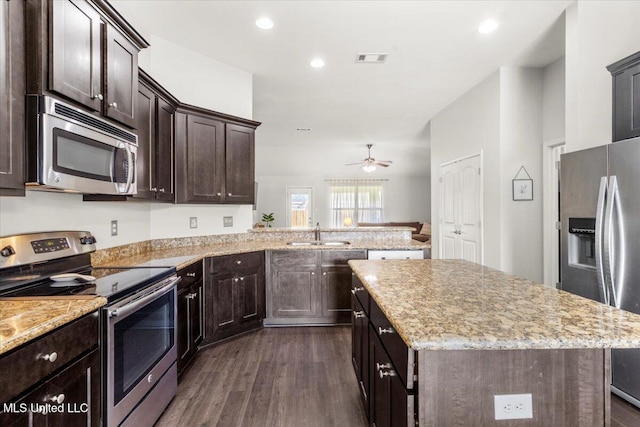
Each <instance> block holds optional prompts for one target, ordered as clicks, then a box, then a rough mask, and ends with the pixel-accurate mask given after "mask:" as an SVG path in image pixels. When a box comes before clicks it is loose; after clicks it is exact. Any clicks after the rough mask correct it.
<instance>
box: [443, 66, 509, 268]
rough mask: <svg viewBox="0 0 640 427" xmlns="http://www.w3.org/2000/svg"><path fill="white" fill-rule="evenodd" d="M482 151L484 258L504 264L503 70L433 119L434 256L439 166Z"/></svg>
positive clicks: (496, 263) (497, 263) (485, 260)
mask: <svg viewBox="0 0 640 427" xmlns="http://www.w3.org/2000/svg"><path fill="white" fill-rule="evenodd" d="M481 151H482V153H483V165H482V169H483V192H484V203H483V217H484V246H483V249H484V262H485V265H488V266H490V267H494V268H500V251H501V247H500V239H499V237H500V223H501V211H500V182H501V181H500V72H499V71H496V72H494V73H493V74H491V75H490V76H489V77H487V78H486V79H485V80H484V81H482V82H481V83H479V84H478V85H477V86H475V87H474V88H472V89H471V90H469V91H468V92H467V93H465V94H464V95H463V96H462V97H460V98H458V99H457V100H456V101H454V102H453V103H452V104H451V105H449V106H448V107H446V108H445V109H444V110H442V111H441V112H439V113H438V114H437V115H436V116H435V117H434V118H433V119H432V120H431V194H432V197H431V218H432V219H433V222H432V239H431V240H432V242H433V243H432V244H433V248H432V252H431V253H432V256H433V257H434V258H437V257H438V250H439V249H438V243H439V242H438V233H439V228H440V227H439V224H438V223H437V218H439V214H438V212H439V210H440V192H439V185H440V183H439V177H440V165H441V164H442V163H445V162H450V161H452V160H455V159H459V158H461V157H466V156H470V155H474V154H478V153H480V152H481Z"/></svg>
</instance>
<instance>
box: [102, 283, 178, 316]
mask: <svg viewBox="0 0 640 427" xmlns="http://www.w3.org/2000/svg"><path fill="white" fill-rule="evenodd" d="M180 280H182V278H181V277H176V278H175V279H173V280H171V281H170V282H169V283H168V284H166V285H165V286H162V287H161V288H158V289H156V290H154V291H153V292H150V293H149V294H147V295H145V296H143V297H140V298H134V299H133V300H129V301H124V302H122V303H121V305H119V306H118V305H116V306H115V307H114V308H113V309H111V310H108V311H107V317H109V318H112V317H127V316H128V315H129V314H131V313H133V312H135V311H136V310H138V309H139V308H140V307H142V306H144V305H147V304H148V303H150V302H152V301H153V300H155V299H157V298H159V297H161V296H162V295H164V294H166V293H167V292H169V291H171V289H172V288H174V287H175V286H176V284H178V282H180Z"/></svg>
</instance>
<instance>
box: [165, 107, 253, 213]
mask: <svg viewBox="0 0 640 427" xmlns="http://www.w3.org/2000/svg"><path fill="white" fill-rule="evenodd" d="M175 124H176V132H175V138H176V141H175V155H176V162H175V165H176V166H175V167H176V172H175V179H176V202H177V203H227V204H253V202H254V180H255V153H254V146H255V141H254V132H255V129H256V127H258V126H259V125H260V123H258V122H254V121H252V120H247V119H241V118H238V117H233V116H228V115H224V114H220V113H216V112H213V111H209V110H204V109H201V108H198V107H192V106H180V107H179V108H178V112H177V113H176V120H175Z"/></svg>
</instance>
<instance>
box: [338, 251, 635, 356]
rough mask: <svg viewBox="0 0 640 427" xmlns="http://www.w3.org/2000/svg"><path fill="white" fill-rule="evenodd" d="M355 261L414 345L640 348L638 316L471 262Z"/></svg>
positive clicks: (377, 299) (378, 299) (391, 318)
mask: <svg viewBox="0 0 640 427" xmlns="http://www.w3.org/2000/svg"><path fill="white" fill-rule="evenodd" d="M349 265H350V266H351V268H352V269H353V271H354V272H355V274H356V275H357V276H358V278H359V279H360V280H361V281H362V283H363V284H364V286H365V288H366V289H367V290H368V291H369V293H370V294H371V296H372V298H373V299H374V300H375V302H376V303H377V304H378V306H379V307H380V309H381V310H382V311H383V312H384V313H385V315H386V316H387V318H388V319H389V321H390V322H391V324H392V325H393V327H394V328H395V330H396V331H397V332H398V334H399V335H400V336H401V337H402V339H403V340H404V342H405V343H406V344H407V345H408V346H409V347H410V348H412V349H414V350H424V349H430V350H461V349H462V350H464V349H480V350H489V349H561V348H640V315H638V314H633V313H629V312H626V311H622V310H619V309H616V308H614V307H610V306H607V305H603V304H600V303H597V302H595V301H591V300H588V299H586V298H582V297H579V296H577V295H573V294H570V293H568V292H564V291H559V290H557V289H553V288H549V287H546V286H544V285H540V284H536V283H534V282H532V281H529V280H526V279H522V278H519V277H516V276H512V275H509V274H506V273H503V272H500V271H498V270H494V269H491V268H488V267H483V266H481V265H478V264H474V263H471V262H467V261H462V260H400V261H393V260H385V261H365V260H352V261H349Z"/></svg>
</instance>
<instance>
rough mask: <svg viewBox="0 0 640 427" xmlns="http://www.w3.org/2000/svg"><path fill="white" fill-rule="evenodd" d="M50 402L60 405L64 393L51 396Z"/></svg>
mask: <svg viewBox="0 0 640 427" xmlns="http://www.w3.org/2000/svg"><path fill="white" fill-rule="evenodd" d="M51 401H52V402H53V403H62V402H64V393H60V394H59V395H57V396H53V397H52V398H51Z"/></svg>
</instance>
